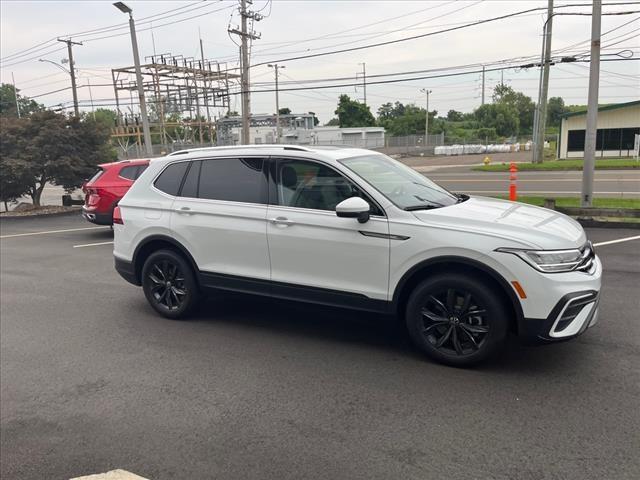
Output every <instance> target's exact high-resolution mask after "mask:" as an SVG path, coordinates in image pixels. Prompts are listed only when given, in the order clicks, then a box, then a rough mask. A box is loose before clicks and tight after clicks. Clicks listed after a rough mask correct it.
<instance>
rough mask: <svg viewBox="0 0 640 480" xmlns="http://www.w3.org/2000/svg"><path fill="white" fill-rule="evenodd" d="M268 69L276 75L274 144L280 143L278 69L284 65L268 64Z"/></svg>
mask: <svg viewBox="0 0 640 480" xmlns="http://www.w3.org/2000/svg"><path fill="white" fill-rule="evenodd" d="M267 66H268V67H269V68H273V70H274V71H275V73H276V143H280V139H281V138H282V130H281V129H280V99H279V97H278V69H279V68H284V65H278V64H277V63H269V64H268V65H267Z"/></svg>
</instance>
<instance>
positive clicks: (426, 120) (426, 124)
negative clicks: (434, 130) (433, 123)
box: [420, 88, 433, 148]
mask: <svg viewBox="0 0 640 480" xmlns="http://www.w3.org/2000/svg"><path fill="white" fill-rule="evenodd" d="M420 91H421V92H422V93H424V94H426V95H427V114H426V115H425V118H424V146H425V148H426V146H427V145H428V144H429V94H430V93H431V92H432V91H433V90H427V89H426V88H421V89H420Z"/></svg>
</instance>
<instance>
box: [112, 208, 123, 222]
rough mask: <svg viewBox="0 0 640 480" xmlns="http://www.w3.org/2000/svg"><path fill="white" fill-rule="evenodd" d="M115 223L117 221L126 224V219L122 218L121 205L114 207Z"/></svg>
mask: <svg viewBox="0 0 640 480" xmlns="http://www.w3.org/2000/svg"><path fill="white" fill-rule="evenodd" d="M113 223H114V225H115V224H116V223H117V224H118V225H124V221H123V220H122V212H120V207H116V208H114V209H113Z"/></svg>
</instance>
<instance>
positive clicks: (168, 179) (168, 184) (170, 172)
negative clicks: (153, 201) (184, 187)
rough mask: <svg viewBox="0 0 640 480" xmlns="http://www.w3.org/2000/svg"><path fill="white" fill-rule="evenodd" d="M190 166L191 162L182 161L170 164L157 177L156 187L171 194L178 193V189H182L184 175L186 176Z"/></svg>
mask: <svg viewBox="0 0 640 480" xmlns="http://www.w3.org/2000/svg"><path fill="white" fill-rule="evenodd" d="M188 166H189V162H180V163H174V164H171V165H169V166H168V167H167V168H165V169H164V170H163V171H162V173H161V174H160V176H159V177H158V178H157V179H156V182H155V183H154V185H155V187H156V188H157V189H158V190H160V191H162V192H164V193H168V194H169V195H173V196H175V195H177V194H178V190H180V184H181V183H182V177H184V174H185V172H186V171H187V167H188Z"/></svg>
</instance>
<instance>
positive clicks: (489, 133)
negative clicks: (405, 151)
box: [326, 85, 576, 141]
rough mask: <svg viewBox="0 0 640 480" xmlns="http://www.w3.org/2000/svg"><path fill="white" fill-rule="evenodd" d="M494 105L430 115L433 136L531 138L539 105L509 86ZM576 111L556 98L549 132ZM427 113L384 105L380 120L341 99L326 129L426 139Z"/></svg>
mask: <svg viewBox="0 0 640 480" xmlns="http://www.w3.org/2000/svg"><path fill="white" fill-rule="evenodd" d="M491 98H492V103H487V104H484V105H481V106H480V107H478V108H476V109H475V110H474V111H473V112H470V113H462V112H459V111H457V110H449V111H448V112H447V114H446V115H445V116H439V115H438V111H437V110H433V111H430V112H429V133H430V134H440V133H444V134H445V136H447V137H449V138H450V139H452V140H454V141H464V140H471V139H475V140H477V139H482V140H484V139H488V140H490V141H495V140H497V139H499V138H501V137H502V138H506V137H514V136H524V135H531V134H532V131H533V117H534V111H535V103H534V102H533V100H532V99H531V98H530V97H528V96H526V95H525V94H524V93H522V92H518V91H515V90H514V89H513V88H511V87H510V86H508V85H498V86H496V87H495V89H494V90H493V94H492V97H491ZM575 108H576V107H574V106H567V105H565V103H564V100H563V99H562V98H561V97H552V98H550V99H549V102H548V106H547V127H548V131H557V129H558V127H559V126H560V121H561V118H562V115H563V114H564V113H566V112H569V111H571V110H574V109H575ZM426 113H427V112H426V109H425V108H423V107H419V106H417V105H415V104H413V103H410V104H403V103H401V102H395V103H391V102H388V103H384V104H383V105H381V106H380V108H378V110H377V117H374V115H373V114H372V113H371V110H370V109H369V107H368V106H367V105H365V104H364V103H361V102H358V101H357V100H354V99H351V98H350V97H349V96H348V95H341V96H340V98H339V100H338V108H337V109H336V111H335V114H336V117H335V118H333V119H331V120H330V121H329V122H328V123H327V124H326V125H336V126H340V127H373V126H380V127H384V128H385V130H386V132H387V135H390V136H402V135H424V133H425V117H426Z"/></svg>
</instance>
